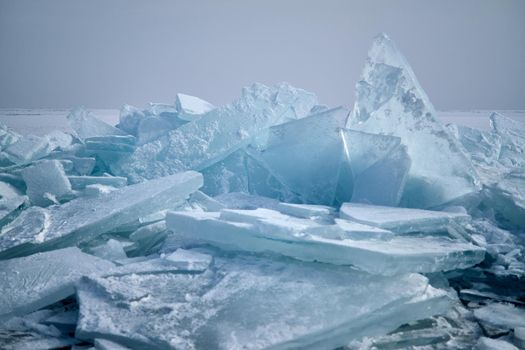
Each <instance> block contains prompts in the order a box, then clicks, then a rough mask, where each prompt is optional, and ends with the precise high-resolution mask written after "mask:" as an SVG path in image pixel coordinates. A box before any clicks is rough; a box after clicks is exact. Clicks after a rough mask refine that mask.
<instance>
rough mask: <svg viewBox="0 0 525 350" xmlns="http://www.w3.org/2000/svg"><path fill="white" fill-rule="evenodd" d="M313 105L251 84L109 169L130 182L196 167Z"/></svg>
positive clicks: (286, 89)
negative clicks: (237, 95)
mask: <svg viewBox="0 0 525 350" xmlns="http://www.w3.org/2000/svg"><path fill="white" fill-rule="evenodd" d="M315 103H316V97H315V95H313V94H311V93H309V92H306V91H304V90H300V89H296V88H293V87H291V86H289V85H286V84H281V85H277V86H275V87H272V88H269V87H267V86H264V85H261V84H254V85H252V86H251V87H249V88H245V89H244V90H243V96H242V97H241V98H240V99H239V100H237V101H236V102H234V103H232V104H230V105H227V106H225V107H221V108H216V109H214V110H213V111H210V112H209V113H206V115H204V116H203V117H202V118H201V119H199V120H196V121H194V122H192V123H188V124H185V125H183V126H181V127H180V128H178V129H175V130H172V131H170V132H169V133H168V135H167V136H166V137H161V138H160V139H158V140H156V141H153V142H150V143H147V144H145V145H142V146H141V147H139V148H138V149H137V150H136V151H135V152H134V153H133V154H132V155H131V157H129V158H127V159H123V160H122V161H120V162H118V163H117V164H112V166H111V169H112V170H113V172H114V173H115V174H116V175H121V176H127V177H128V178H129V179H130V180H131V182H133V183H134V182H140V181H143V180H144V179H152V178H156V177H160V176H165V175H170V174H173V173H176V172H179V171H183V170H188V169H193V170H202V169H204V168H206V167H208V166H210V165H212V164H214V163H216V162H218V161H220V160H222V159H224V158H226V157H227V156H228V155H230V154H232V153H233V152H235V151H236V150H238V149H239V148H241V147H243V146H245V145H246V144H247V143H248V142H249V141H250V140H251V138H252V137H254V136H256V135H257V134H258V133H260V132H261V131H262V130H264V129H267V128H269V127H270V126H272V125H276V124H280V123H283V122H285V121H287V120H290V119H295V118H301V117H304V116H305V115H306V113H308V111H309V110H310V108H311V107H312V106H313V105H314V104H315ZM305 107H307V108H305Z"/></svg>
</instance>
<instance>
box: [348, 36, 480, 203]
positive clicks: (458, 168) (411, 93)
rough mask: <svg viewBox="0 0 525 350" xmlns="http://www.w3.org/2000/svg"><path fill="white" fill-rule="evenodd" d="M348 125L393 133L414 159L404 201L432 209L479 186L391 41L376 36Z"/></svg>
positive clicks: (466, 195)
mask: <svg viewBox="0 0 525 350" xmlns="http://www.w3.org/2000/svg"><path fill="white" fill-rule="evenodd" d="M356 88H357V96H356V102H355V105H354V110H353V113H352V115H351V117H350V120H349V123H348V127H349V128H350V129H355V130H359V131H365V132H371V133H379V134H385V135H394V136H398V137H400V138H401V142H402V143H403V144H404V145H406V146H407V152H408V155H409V157H410V159H411V160H412V165H411V167H410V172H409V175H408V180H407V185H406V187H405V191H404V195H403V198H402V205H403V206H408V207H416V208H432V207H438V206H442V205H444V204H447V203H453V202H458V201H461V200H463V199H464V198H465V197H469V196H470V195H472V194H473V193H476V192H477V191H479V189H480V186H479V183H478V182H479V181H478V179H477V175H476V173H475V170H474V169H473V167H472V165H471V164H470V160H469V158H468V157H467V156H466V155H465V154H464V153H463V152H462V147H461V145H460V144H459V142H458V141H457V140H456V139H455V138H454V136H453V135H451V134H450V132H449V131H448V130H447V129H446V128H445V127H444V126H443V125H441V124H440V123H439V122H438V120H437V119H436V111H435V110H434V107H433V106H432V104H431V103H430V101H429V99H428V97H427V95H426V94H425V92H424V91H423V89H422V88H421V86H420V85H419V83H418V81H417V79H416V76H415V74H414V72H413V71H412V68H411V67H410V65H409V64H408V63H407V61H406V60H405V58H404V57H403V56H402V54H401V53H400V52H399V51H398V50H397V48H396V47H395V45H394V43H393V42H392V41H391V40H390V39H389V38H388V37H387V36H386V35H380V36H379V37H377V38H376V39H375V41H374V44H373V45H372V48H371V49H370V51H369V55H368V60H367V64H366V66H365V69H364V72H363V76H362V80H361V81H359V82H358V83H357V87H356Z"/></svg>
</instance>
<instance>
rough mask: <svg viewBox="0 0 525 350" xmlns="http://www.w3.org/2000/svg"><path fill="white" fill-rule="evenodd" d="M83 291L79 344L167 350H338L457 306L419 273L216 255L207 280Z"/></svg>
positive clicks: (132, 281) (131, 280)
mask: <svg viewBox="0 0 525 350" xmlns="http://www.w3.org/2000/svg"><path fill="white" fill-rule="evenodd" d="M400 282H401V283H400ZM78 288H79V289H78V298H79V303H80V317H79V323H78V327H77V332H76V333H77V335H78V336H80V337H83V338H86V339H90V338H93V337H97V338H105V339H110V340H114V341H117V342H119V343H122V344H124V345H127V346H130V347H146V348H159V349H193V348H215V349H262V348H269V347H272V348H275V349H289V348H301V349H333V348H335V347H337V346H342V345H344V344H346V343H348V342H349V341H350V340H352V339H355V338H360V337H362V336H364V335H373V334H382V333H384V332H386V331H388V330H391V329H393V328H395V327H396V326H397V325H399V324H400V323H403V322H404V321H405V320H407V319H413V318H414V317H416V318H421V317H425V316H428V315H432V314H434V313H439V312H443V311H444V310H446V308H447V307H448V303H449V301H448V300H447V297H446V295H445V293H444V292H443V291H440V290H437V289H434V288H432V287H431V286H429V285H428V281H427V280H426V278H424V277H423V276H421V275H417V274H409V275H403V276H397V277H395V278H386V277H379V276H372V275H368V274H364V273H361V272H357V271H353V270H351V269H348V268H342V267H329V266H326V265H318V264H307V263H301V262H297V261H292V260H279V259H277V260H276V259H267V258H258V257H252V256H243V255H239V256H235V257H220V256H217V257H216V259H215V264H214V267H213V268H212V269H211V270H209V271H207V272H205V273H202V274H196V275H195V274H186V273H178V274H177V273H175V274H165V273H164V274H162V273H161V274H155V275H133V274H129V275H123V276H118V277H104V278H97V277H90V278H84V279H83V280H82V281H81V283H80V285H79V287H78ZM370 289H374V290H376V293H369V290H370Z"/></svg>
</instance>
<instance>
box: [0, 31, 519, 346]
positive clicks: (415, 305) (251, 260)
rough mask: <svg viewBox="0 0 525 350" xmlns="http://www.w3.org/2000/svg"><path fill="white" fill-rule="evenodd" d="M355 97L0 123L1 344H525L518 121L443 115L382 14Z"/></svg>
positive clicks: (192, 105)
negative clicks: (483, 126) (43, 123)
mask: <svg viewBox="0 0 525 350" xmlns="http://www.w3.org/2000/svg"><path fill="white" fill-rule="evenodd" d="M356 97H357V98H356V103H355V106H354V109H353V111H349V110H347V109H346V108H344V107H335V108H330V107H327V106H323V105H320V104H318V101H317V98H316V96H315V95H314V94H312V93H310V92H307V91H305V90H302V89H298V88H295V87H292V86H290V85H288V84H285V83H283V84H278V85H276V86H272V87H268V86H264V85H262V84H253V85H252V86H249V87H246V88H244V89H243V91H242V94H241V97H240V98H239V99H238V100H236V101H234V102H232V103H230V104H228V105H225V106H219V107H215V106H213V105H212V104H210V103H208V102H206V101H204V100H202V99H200V98H197V97H193V96H189V95H184V94H177V96H176V98H175V101H174V103H172V104H164V103H151V104H149V105H148V106H147V107H146V108H144V109H139V108H136V107H133V106H129V105H125V106H123V107H122V109H121V112H120V119H119V123H118V124H117V125H116V126H113V125H108V124H107V123H105V122H103V121H101V120H99V119H97V118H96V116H95V115H94V114H93V113H92V112H90V111H88V110H86V109H84V108H77V109H75V110H73V111H72V112H71V113H70V115H69V116H68V121H69V123H70V125H71V128H72V129H73V133H72V134H67V133H62V132H53V133H51V134H49V135H46V136H44V137H38V136H33V135H25V136H21V135H19V134H17V133H15V132H13V131H11V130H9V129H7V128H6V127H1V128H0V167H1V168H0V195H1V198H0V205H1V210H0V226H1V228H0V286H2V288H1V291H2V293H0V348H2V349H4V348H5V349H20V348H31V349H33V348H34V349H37V348H63V347H71V348H73V349H80V348H82V349H87V348H95V349H266V348H272V349H327V350H332V349H336V348H340V347H347V348H350V349H399V348H413V349H444V348H456V349H472V348H473V347H475V346H479V347H485V348H487V347H489V348H490V346H493V347H494V346H499V347H501V348H503V347H509V346H510V347H512V346H514V345H512V344H511V343H514V344H515V345H516V346H522V345H523V344H524V343H525V339H524V338H525V336H524V333H525V331H524V330H523V327H524V326H525V325H524V324H523V322H522V321H521V317H522V315H523V313H524V311H523V300H525V299H524V294H525V291H524V290H523V285H525V284H524V276H525V264H524V256H523V232H524V228H525V222H524V219H523V218H524V217H525V201H524V198H525V182H524V181H525V180H524V179H525V175H524V174H523V165H524V164H525V156H524V151H525V141H524V140H525V134H524V130H525V126H524V125H521V124H520V123H519V122H516V121H512V120H509V119H507V118H505V117H504V116H501V115H497V114H495V115H493V116H492V117H491V123H492V130H491V131H490V132H481V131H478V130H474V129H469V128H466V127H460V126H454V125H451V126H443V125H441V124H440V123H439V121H438V120H437V119H436V118H435V111H434V109H433V107H432V105H431V103H430V101H429V99H428V97H427V96H426V94H425V93H424V91H423V90H422V89H421V87H420V86H419V83H418V82H417V80H416V77H415V75H414V73H413V71H412V69H411V68H410V66H409V65H408V63H407V62H406V60H405V59H404V58H403V56H402V55H401V54H400V53H399V52H398V51H397V49H396V48H395V46H394V44H393V43H392V42H391V41H390V39H388V38H387V37H386V36H384V35H381V36H379V37H378V38H377V39H376V40H375V42H374V44H373V46H372V49H371V50H370V53H369V58H368V60H367V64H366V66H365V70H364V73H363V77H362V80H361V81H359V82H358V84H357V96H356ZM491 314H494V315H496V317H494V318H493V319H491V316H490V315H491ZM482 336H483V337H482ZM494 338H499V339H494Z"/></svg>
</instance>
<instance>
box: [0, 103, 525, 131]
mask: <svg viewBox="0 0 525 350" xmlns="http://www.w3.org/2000/svg"><path fill="white" fill-rule="evenodd" d="M92 111H93V112H94V113H95V115H96V116H97V117H98V118H100V119H102V120H104V121H105V122H107V123H109V124H112V125H115V124H117V122H118V117H119V110H117V109H92ZM492 112H493V111H492V110H473V111H440V112H438V117H439V118H440V119H441V121H442V122H443V123H445V124H448V123H455V124H459V125H466V126H470V127H473V128H477V129H481V130H488V129H489V116H490V114H491V113H492ZM496 112H499V113H501V114H503V115H505V116H507V117H510V118H513V119H516V120H523V121H525V110H497V111H496ZM68 113H69V110H67V109H6V108H0V122H2V123H5V124H6V125H7V126H9V127H11V128H13V129H14V130H15V131H17V132H18V133H21V134H34V135H45V134H47V133H49V132H50V131H53V130H62V131H71V128H70V127H69V124H68V123H67V121H66V116H67V115H68Z"/></svg>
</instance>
